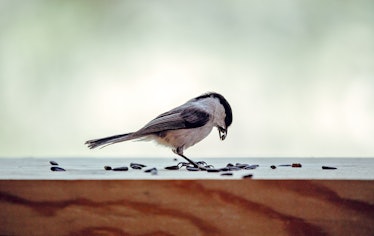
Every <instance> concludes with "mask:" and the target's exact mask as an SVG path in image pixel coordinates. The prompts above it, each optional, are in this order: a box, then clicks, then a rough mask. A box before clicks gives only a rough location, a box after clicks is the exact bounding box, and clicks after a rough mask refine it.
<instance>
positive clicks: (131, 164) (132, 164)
mask: <svg viewBox="0 0 374 236" xmlns="http://www.w3.org/2000/svg"><path fill="white" fill-rule="evenodd" d="M133 166H136V167H140V169H141V168H143V167H146V165H143V164H139V163H130V167H131V168H133ZM133 169H137V168H133Z"/></svg>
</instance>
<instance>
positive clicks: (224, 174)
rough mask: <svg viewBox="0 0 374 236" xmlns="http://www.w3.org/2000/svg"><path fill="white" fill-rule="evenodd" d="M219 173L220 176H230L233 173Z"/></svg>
mask: <svg viewBox="0 0 374 236" xmlns="http://www.w3.org/2000/svg"><path fill="white" fill-rule="evenodd" d="M221 175H222V176H232V175H233V173H232V172H226V173H222V174H221Z"/></svg>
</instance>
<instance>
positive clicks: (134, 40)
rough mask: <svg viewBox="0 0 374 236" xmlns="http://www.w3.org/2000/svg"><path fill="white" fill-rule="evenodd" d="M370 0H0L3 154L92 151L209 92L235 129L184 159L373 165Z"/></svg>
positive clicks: (152, 152) (373, 6) (119, 152)
mask: <svg viewBox="0 0 374 236" xmlns="http://www.w3.org/2000/svg"><path fill="white" fill-rule="evenodd" d="M373 12H374V1H371V0H367V1H365V0H351V1H350V0H347V1H341V0H329V1H315V0H305V1H299V0H270V1H259V0H251V1H236V0H227V1H213V0H207V1H197V0H192V1H166V0H165V1H163V0H156V1H143V0H139V1H31V0H30V1H7V0H1V1H0V107H1V108H0V117H1V122H0V141H1V142H0V156H1V157H18V156H20V157H30V156H34V157H43V156H61V157H69V156H74V157H76V156H78V157H81V156H82V157H83V156H103V157H104V156H111V157H114V156H124V157H137V156H139V157H153V156H155V157H161V156H170V157H174V154H172V152H171V151H170V150H169V149H167V148H160V147H157V145H151V144H149V143H144V142H135V143H134V142H128V143H123V144H117V145H113V146H110V147H107V148H104V149H99V150H89V149H87V148H86V147H85V146H84V145H83V143H84V141H86V140H87V139H91V138H100V137H103V136H108V135H113V134H118V133H123V132H130V131H135V130H137V129H138V128H140V127H141V126H142V125H144V124H145V123H147V122H148V121H149V120H151V119H153V118H154V117H155V116H157V115H158V114H160V113H162V112H164V111H166V110H168V109H171V108H173V107H175V106H178V105H180V104H182V103H184V102H185V101H187V100H189V99H190V98H192V97H195V96H198V95H200V94H202V93H205V92H207V91H216V92H219V93H222V94H223V95H224V96H225V97H226V98H227V99H228V101H229V102H230V103H231V106H232V108H233V114H234V122H233V125H232V127H231V129H230V130H229V133H228V137H227V139H226V140H225V141H224V142H221V141H220V140H219V138H218V133H217V131H216V130H213V132H212V134H211V135H210V136H209V137H208V138H207V139H206V140H204V141H203V142H201V143H199V144H197V145H196V146H194V147H192V148H191V149H188V150H187V151H186V152H185V153H186V155H187V156H191V157H198V156H203V157H209V156H211V157H220V156H223V157H232V156H238V157H239V156H243V157H248V156H249V157H262V156H264V157H265V156H267V157H288V156H291V157H293V156H301V157H313V156H316V157H317V156H318V157H336V156H337V157H342V156H343V157H345V156H347V157H369V156H374V14H373Z"/></svg>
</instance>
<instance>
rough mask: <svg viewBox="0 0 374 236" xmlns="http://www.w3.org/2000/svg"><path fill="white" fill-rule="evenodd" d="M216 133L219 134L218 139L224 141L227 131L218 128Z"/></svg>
mask: <svg viewBox="0 0 374 236" xmlns="http://www.w3.org/2000/svg"><path fill="white" fill-rule="evenodd" d="M218 133H219V138H220V139H221V140H222V141H223V140H225V138H226V136H227V129H224V128H222V127H218Z"/></svg>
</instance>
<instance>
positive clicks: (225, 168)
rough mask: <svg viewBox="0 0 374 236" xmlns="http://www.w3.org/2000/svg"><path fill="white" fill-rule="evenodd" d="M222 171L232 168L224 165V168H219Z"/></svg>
mask: <svg viewBox="0 0 374 236" xmlns="http://www.w3.org/2000/svg"><path fill="white" fill-rule="evenodd" d="M219 170H220V171H229V170H230V168H228V167H223V168H221V169H219Z"/></svg>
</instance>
